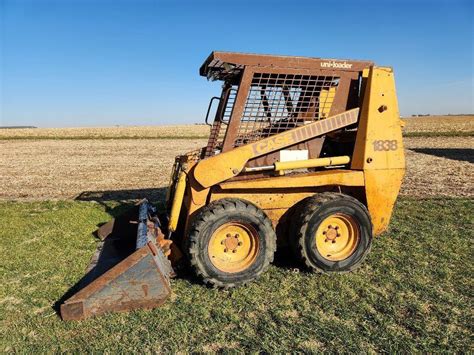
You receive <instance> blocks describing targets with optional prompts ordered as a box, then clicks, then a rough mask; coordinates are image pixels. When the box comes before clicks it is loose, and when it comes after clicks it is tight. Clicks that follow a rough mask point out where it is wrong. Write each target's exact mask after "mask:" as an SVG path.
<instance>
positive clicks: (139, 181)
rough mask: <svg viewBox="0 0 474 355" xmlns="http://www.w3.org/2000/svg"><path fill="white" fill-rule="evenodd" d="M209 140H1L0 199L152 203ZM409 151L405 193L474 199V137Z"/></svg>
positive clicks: (415, 143)
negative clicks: (177, 165)
mask: <svg viewBox="0 0 474 355" xmlns="http://www.w3.org/2000/svg"><path fill="white" fill-rule="evenodd" d="M205 143H206V141H205V140H203V139H189V140H184V139H180V140H173V139H159V140H158V139H156V140H153V139H150V140H138V139H121V140H3V141H2V140H0V172H1V173H0V199H3V200H7V199H20V200H41V199H69V198H74V197H77V196H78V195H81V194H82V195H81V196H80V198H82V199H89V198H91V197H93V196H94V195H95V194H94V192H100V191H108V193H106V195H107V196H108V197H109V198H110V199H122V198H138V197H140V196H149V197H152V198H154V197H157V196H159V195H161V194H163V187H165V186H166V185H167V184H168V178H169V172H170V169H171V165H172V163H173V159H174V157H175V156H176V155H177V154H180V153H184V152H186V151H190V150H193V149H195V148H198V147H201V146H203V145H205ZM405 146H406V148H407V152H406V154H407V174H406V177H405V181H404V184H403V187H402V194H403V195H408V196H416V197H424V196H425V197H426V196H458V197H461V196H468V197H472V196H473V195H474V186H473V182H474V164H473V156H472V154H473V153H472V152H473V151H474V142H473V140H472V138H470V137H431V138H406V139H405ZM84 192H88V193H84ZM100 194H103V193H102V192H100Z"/></svg>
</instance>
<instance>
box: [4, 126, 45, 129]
mask: <svg viewBox="0 0 474 355" xmlns="http://www.w3.org/2000/svg"><path fill="white" fill-rule="evenodd" d="M13 128H38V127H36V126H0V129H13Z"/></svg>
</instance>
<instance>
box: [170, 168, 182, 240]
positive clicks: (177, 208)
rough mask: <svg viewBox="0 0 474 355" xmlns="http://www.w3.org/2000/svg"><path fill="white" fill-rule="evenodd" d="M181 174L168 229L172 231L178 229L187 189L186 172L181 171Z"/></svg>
mask: <svg viewBox="0 0 474 355" xmlns="http://www.w3.org/2000/svg"><path fill="white" fill-rule="evenodd" d="M179 174H180V175H179V177H178V182H177V183H176V187H175V192H174V198H173V204H172V205H171V212H170V218H169V223H168V229H169V230H170V231H172V232H174V231H176V228H177V226H178V219H179V214H180V212H181V206H182V205H183V197H184V191H185V190H186V174H185V173H184V172H183V171H181V172H179Z"/></svg>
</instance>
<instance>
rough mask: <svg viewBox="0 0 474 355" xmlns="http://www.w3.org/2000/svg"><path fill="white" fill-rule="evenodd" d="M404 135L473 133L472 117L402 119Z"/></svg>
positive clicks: (473, 117) (473, 123)
mask: <svg viewBox="0 0 474 355" xmlns="http://www.w3.org/2000/svg"><path fill="white" fill-rule="evenodd" d="M402 119H403V121H404V122H405V127H404V129H403V131H404V132H405V133H411V132H473V131H474V115H464V116H424V117H407V118H405V117H403V118H402Z"/></svg>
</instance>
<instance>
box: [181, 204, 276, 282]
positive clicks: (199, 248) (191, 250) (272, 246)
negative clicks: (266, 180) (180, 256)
mask: <svg viewBox="0 0 474 355" xmlns="http://www.w3.org/2000/svg"><path fill="white" fill-rule="evenodd" d="M229 222H241V223H248V224H249V225H251V226H252V227H253V228H254V229H255V231H256V232H257V235H258V240H259V251H258V254H257V256H256V259H255V261H254V262H253V263H252V264H251V265H250V266H249V267H248V268H247V269H245V270H243V271H240V272H235V273H226V272H223V271H222V270H219V269H217V268H216V267H215V266H214V265H213V264H212V262H211V260H210V258H209V254H208V244H209V241H210V239H211V236H212V234H213V233H214V231H215V230H216V229H217V228H219V227H220V226H222V225H223V224H225V223H229ZM189 230H190V232H189V236H188V256H189V261H190V265H191V268H192V269H193V271H194V272H195V274H196V275H197V276H198V277H200V278H202V280H203V281H204V282H205V283H207V284H210V285H212V286H215V287H222V288H232V287H236V286H240V285H243V284H246V283H248V282H250V281H252V280H255V279H256V278H258V277H259V276H260V275H261V274H262V273H263V272H264V271H265V270H266V269H267V268H268V266H269V265H270V263H271V262H273V256H274V253H275V250H276V234H275V231H274V230H273V226H272V223H271V221H270V219H269V218H268V217H267V215H266V214H265V213H264V212H263V211H262V210H261V209H259V208H258V207H256V206H255V205H253V204H252V203H250V202H248V201H245V200H241V199H236V198H226V199H222V200H218V201H214V202H212V203H210V204H209V205H208V206H206V207H204V208H203V209H202V210H201V211H200V212H199V213H198V215H197V216H196V218H195V219H194V220H193V222H192V225H191V227H190V229H189Z"/></svg>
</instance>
